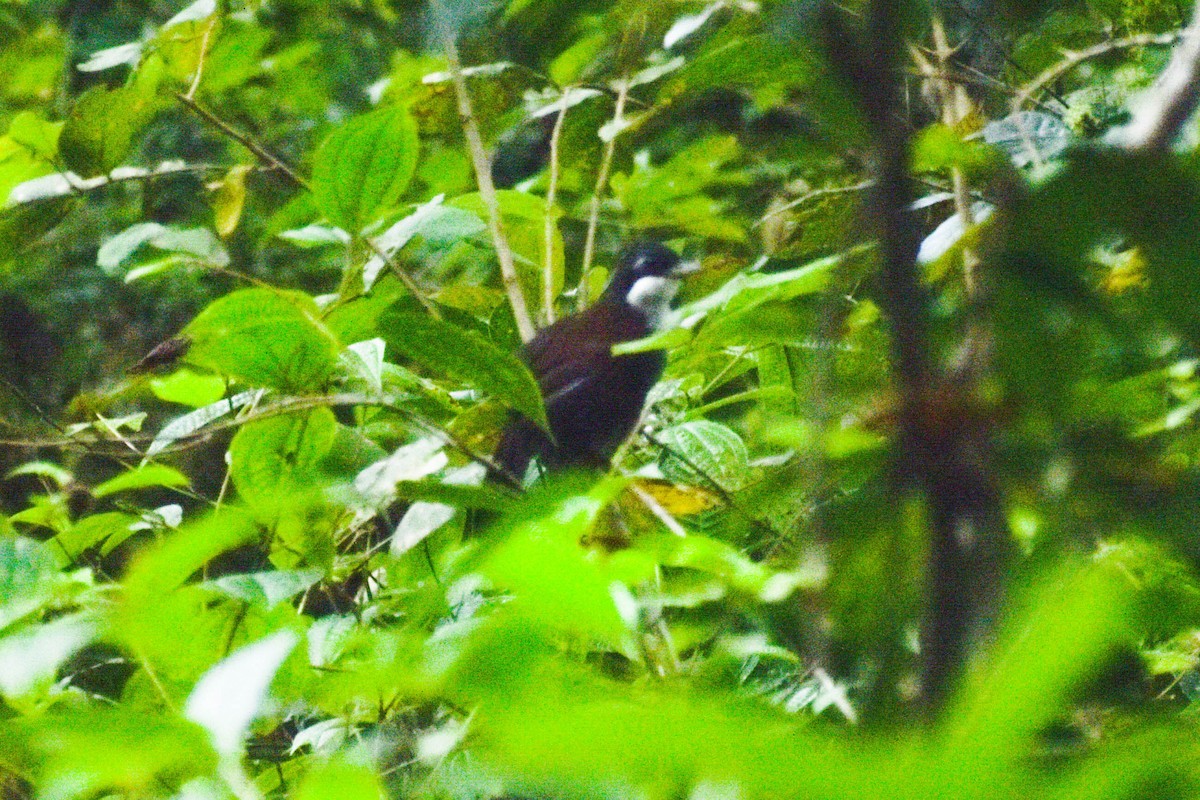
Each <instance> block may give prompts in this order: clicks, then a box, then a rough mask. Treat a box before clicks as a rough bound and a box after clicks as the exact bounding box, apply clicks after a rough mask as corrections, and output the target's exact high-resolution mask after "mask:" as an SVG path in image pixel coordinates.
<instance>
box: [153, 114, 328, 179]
mask: <svg viewBox="0 0 1200 800" xmlns="http://www.w3.org/2000/svg"><path fill="white" fill-rule="evenodd" d="M175 98H176V99H177V100H178V101H179V102H181V103H183V104H184V105H185V106H187V107H188V108H190V109H191V110H192V111H193V112H195V113H196V114H197V115H198V116H199V117H200V118H201V119H203V120H204V121H205V122H207V123H208V124H209V125H212V126H213V127H214V128H216V129H217V130H219V131H220V132H221V133H223V134H225V135H226V136H228V137H229V138H230V139H233V140H234V141H235V142H237V143H238V144H240V145H241V146H242V147H244V148H246V149H247V150H249V151H250V152H251V153H253V154H254V157H255V158H257V159H258V160H259V161H261V162H263V163H264V164H267V165H268V166H270V167H271V168H272V169H275V170H278V171H279V172H280V173H282V174H283V176H284V177H286V178H287V179H288V180H289V181H291V182H292V183H294V184H295V185H296V186H298V187H300V188H301V189H307V190H308V191H310V192H311V191H312V186H311V184H309V182H308V181H307V180H305V179H304V178H302V177H301V176H300V174H299V173H298V172H296V170H294V169H292V168H291V167H290V166H288V165H287V164H285V163H284V162H283V161H282V160H280V159H279V158H278V157H276V156H275V155H274V154H272V153H271V152H270V151H269V150H267V149H266V148H264V147H263V146H262V145H260V144H259V143H258V142H256V141H254V140H253V139H251V138H250V137H249V136H247V135H246V134H244V133H242V132H241V131H239V130H238V129H236V128H234V127H233V126H232V125H230V124H229V123H228V122H226V121H225V120H223V119H221V118H220V117H218V116H217V115H216V114H214V113H212V112H211V111H209V110H208V109H207V108H205V107H204V106H202V105H200V104H199V103H198V102H196V100H195V99H193V98H191V97H188V96H187V95H185V94H183V93H182V92H176V93H175Z"/></svg>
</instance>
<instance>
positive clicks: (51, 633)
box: [0, 614, 96, 698]
mask: <svg viewBox="0 0 1200 800" xmlns="http://www.w3.org/2000/svg"><path fill="white" fill-rule="evenodd" d="M95 627H96V626H95V624H94V623H93V622H91V621H90V620H89V619H88V618H87V617H86V616H85V615H83V614H72V615H71V616H67V617H59V618H58V619H55V620H53V621H51V622H47V623H45V624H41V625H31V626H27V627H25V628H23V629H21V630H18V631H17V632H15V633H12V634H10V635H8V636H6V637H4V638H0V695H3V696H5V697H7V698H13V697H20V696H21V695H25V694H28V693H30V692H32V691H34V690H37V689H41V690H45V689H47V688H49V686H50V684H52V683H53V682H54V680H55V677H56V675H55V673H56V672H57V671H58V668H59V667H60V666H61V665H62V663H63V662H64V661H66V660H67V659H68V658H70V657H71V655H72V654H73V653H75V652H76V651H77V650H79V649H80V648H81V647H83V646H84V645H86V644H87V643H88V642H90V641H91V640H92V638H93V637H94V636H95V633H96V631H95Z"/></svg>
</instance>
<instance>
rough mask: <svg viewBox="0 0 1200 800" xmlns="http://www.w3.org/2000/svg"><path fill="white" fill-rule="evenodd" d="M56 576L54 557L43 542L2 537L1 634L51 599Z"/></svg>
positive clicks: (0, 564) (16, 537)
mask: <svg viewBox="0 0 1200 800" xmlns="http://www.w3.org/2000/svg"><path fill="white" fill-rule="evenodd" d="M56 573H57V567H56V566H55V563H54V556H53V554H52V553H51V551H50V548H49V547H48V546H47V545H46V544H44V543H43V542H38V541H34V540H33V539H26V538H25V537H22V536H9V535H5V536H0V630H4V629H5V628H7V627H8V626H9V625H11V624H12V623H13V622H15V621H16V620H19V619H21V618H23V617H25V616H26V615H28V614H32V613H33V612H34V611H36V610H38V609H39V608H41V606H42V604H43V603H44V602H46V601H48V600H49V599H50V597H51V596H52V594H53V592H52V587H53V577H54V576H55V574H56Z"/></svg>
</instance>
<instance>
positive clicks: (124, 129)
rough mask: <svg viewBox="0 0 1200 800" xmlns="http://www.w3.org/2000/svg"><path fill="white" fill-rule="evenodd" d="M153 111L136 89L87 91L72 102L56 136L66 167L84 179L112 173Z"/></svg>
mask: <svg viewBox="0 0 1200 800" xmlns="http://www.w3.org/2000/svg"><path fill="white" fill-rule="evenodd" d="M155 111H156V108H155V104H154V103H153V102H152V100H151V99H148V98H147V97H145V96H144V95H143V93H142V92H140V91H138V90H137V89H136V88H132V87H125V88H118V89H108V88H105V87H104V86H93V87H92V88H91V89H88V90H87V91H86V92H84V93H83V94H82V95H80V97H79V99H78V100H76V101H75V106H74V107H73V108H72V109H71V115H70V116H69V117H67V122H66V125H65V126H64V127H63V130H62V135H61V136H60V137H59V141H58V147H59V150H60V152H61V153H62V157H63V161H64V162H66V165H67V168H68V169H70V170H72V171H73V172H77V173H79V174H80V175H82V176H84V177H91V176H92V175H100V174H103V173H107V172H111V171H112V170H113V168H115V167H117V166H119V165H120V164H121V162H122V161H123V160H124V158H125V156H127V155H128V154H129V151H130V150H131V149H132V147H133V137H134V136H136V135H137V134H138V132H139V131H140V130H141V129H142V127H143V126H144V125H145V124H146V123H148V122H149V121H150V120H151V118H152V117H153V116H154V113H155Z"/></svg>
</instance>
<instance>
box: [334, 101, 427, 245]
mask: <svg viewBox="0 0 1200 800" xmlns="http://www.w3.org/2000/svg"><path fill="white" fill-rule="evenodd" d="M418 148H419V141H418V139H417V124H416V122H415V121H413V118H412V116H411V115H410V114H409V113H408V109H406V108H383V109H379V110H378V111H373V112H371V113H370V114H367V115H365V116H362V117H358V118H356V119H352V120H350V121H349V122H347V123H345V124H344V125H342V126H341V127H340V128H338V129H337V130H335V131H334V132H333V133H332V134H330V136H329V138H328V139H326V140H325V143H324V144H322V145H321V149H320V150H318V151H317V156H316V161H315V163H314V165H313V193H314V195H315V197H316V201H317V207H318V208H320V209H321V212H322V213H323V214H324V215H325V216H326V217H328V218H329V220H330V221H331V222H333V223H334V224H335V225H337V226H339V227H341V228H343V229H345V230H347V231H350V232H352V233H357V232H358V231H360V230H361V229H362V228H363V227H364V226H366V225H368V224H370V223H372V222H374V221H375V220H376V218H378V216H379V215H380V214H381V213H382V212H383V211H385V210H387V209H388V208H389V207H391V206H392V205H394V204H395V203H396V201H397V200H399V199H400V196H401V195H402V194H404V190H405V189H407V188H408V184H409V181H411V180H412V176H413V172H414V171H415V170H416V167H417V152H418Z"/></svg>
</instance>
